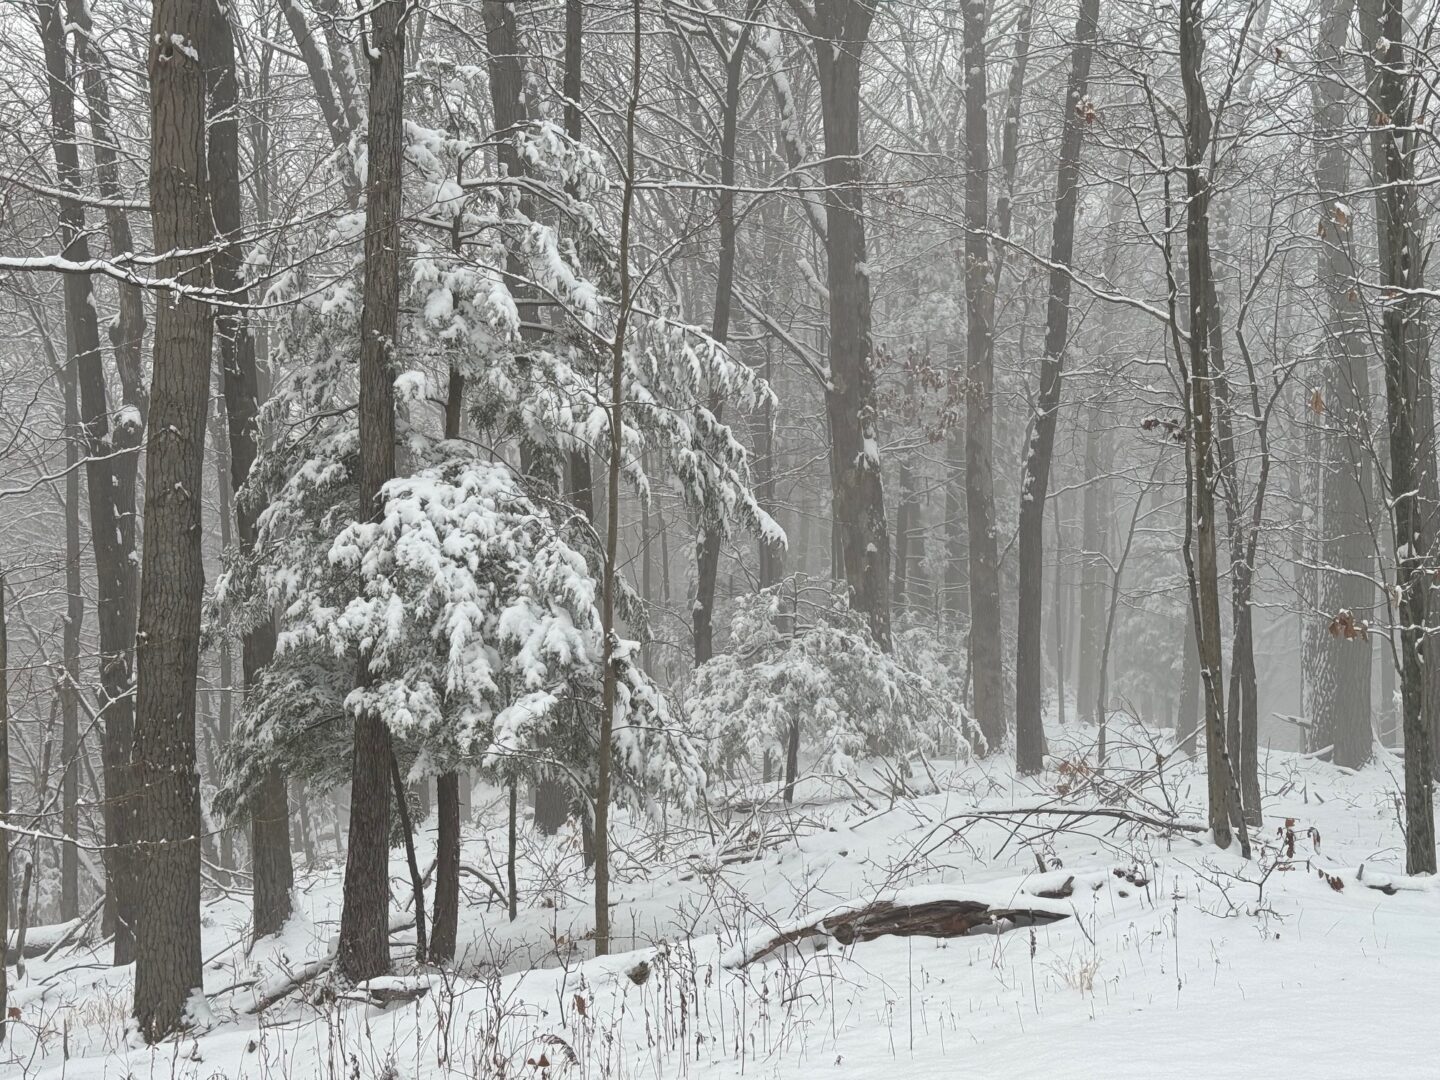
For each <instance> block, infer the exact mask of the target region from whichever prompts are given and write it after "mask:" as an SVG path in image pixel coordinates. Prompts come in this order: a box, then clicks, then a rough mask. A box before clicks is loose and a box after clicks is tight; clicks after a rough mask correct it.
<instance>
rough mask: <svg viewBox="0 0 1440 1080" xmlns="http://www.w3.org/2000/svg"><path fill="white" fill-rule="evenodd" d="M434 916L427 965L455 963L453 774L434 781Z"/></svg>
mask: <svg viewBox="0 0 1440 1080" xmlns="http://www.w3.org/2000/svg"><path fill="white" fill-rule="evenodd" d="M435 828H436V839H435V913H434V917H433V918H432V919H431V927H430V962H431V963H432V964H446V963H450V962H451V961H453V960H454V959H455V938H456V933H457V931H458V926H459V920H460V777H459V774H457V773H456V772H455V770H453V769H452V770H450V771H449V772H445V773H441V774H440V776H439V778H438V779H437V780H436V781H435Z"/></svg>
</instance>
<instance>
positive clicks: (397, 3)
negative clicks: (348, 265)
mask: <svg viewBox="0 0 1440 1080" xmlns="http://www.w3.org/2000/svg"><path fill="white" fill-rule="evenodd" d="M405 12H406V5H405V3H404V2H403V0H381V2H380V3H378V4H376V5H375V6H374V7H372V8H371V10H370V15H369V34H368V42H367V46H368V48H367V52H368V55H369V58H370V91H369V109H368V112H369V116H370V130H369V137H368V160H369V165H368V168H367V170H366V180H365V189H366V190H365V212H366V231H365V286H364V301H363V309H362V312H361V316H360V505H359V508H358V513H359V516H360V518H361V519H362V520H372V519H374V518H376V517H377V516H378V515H379V513H380V509H381V508H380V505H379V501H378V500H379V495H380V489H381V488H382V487H383V486H384V485H385V483H386V482H387V481H388V480H391V479H393V478H394V476H395V384H394V379H395V373H394V360H393V358H394V352H395V349H396V347H397V341H396V333H397V330H398V328H399V316H400V195H401V179H402V170H403V165H404V156H405V125H404V104H405V23H404V16H405ZM356 678H357V679H358V681H359V683H360V685H361V686H367V685H369V684H370V681H371V674H370V656H369V654H368V652H362V653H361V657H360V662H359V665H358V671H357V674H356ZM390 754H391V750H390V735H389V732H388V731H387V729H386V727H385V721H384V720H383V719H382V718H381V717H380V716H379V715H378V714H377V713H376V712H375V711H374V710H373V709H368V708H366V709H361V710H359V711H358V712H357V714H356V716H355V750H354V755H353V758H352V760H351V770H350V784H351V791H352V792H353V793H354V797H352V799H351V800H350V842H349V848H348V851H347V854H346V859H345V890H344V892H345V901H344V908H343V910H342V912H341V916H340V945H339V950H338V954H337V957H336V961H337V965H338V968H339V970H340V973H341V974H342V975H344V976H345V977H346V978H349V979H353V980H355V981H357V982H358V981H360V980H362V979H368V978H372V977H373V976H376V975H383V974H384V973H385V972H386V971H388V970H389V968H390V929H389V905H390V883H389V878H390V875H389V861H390V843H389V832H390V777H389V770H390Z"/></svg>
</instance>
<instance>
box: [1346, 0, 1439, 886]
mask: <svg viewBox="0 0 1440 1080" xmlns="http://www.w3.org/2000/svg"><path fill="white" fill-rule="evenodd" d="M1375 6H1378V8H1379V11H1378V12H1376V11H1375V10H1374V6H1372V5H1368V4H1367V5H1366V8H1367V9H1369V10H1366V11H1362V16H1361V22H1362V23H1364V22H1366V21H1367V20H1368V21H1370V24H1371V26H1372V27H1378V28H1379V32H1380V38H1379V40H1378V41H1376V42H1375V43H1374V45H1373V50H1374V51H1373V55H1372V62H1373V72H1372V79H1371V83H1372V85H1371V87H1370V94H1369V96H1370V100H1371V101H1373V102H1374V105H1375V109H1376V111H1377V113H1378V115H1377V116H1375V117H1372V123H1373V125H1374V139H1375V145H1374V151H1375V158H1376V160H1375V172H1376V176H1375V177H1374V180H1375V186H1376V210H1377V214H1376V217H1377V221H1376V240H1377V242H1378V246H1379V263H1380V283H1381V287H1382V290H1384V292H1383V295H1382V297H1381V304H1382V307H1381V331H1380V358H1381V360H1382V362H1383V363H1384V367H1385V396H1386V402H1387V409H1388V415H1389V421H1390V423H1389V428H1390V491H1389V500H1388V501H1389V502H1390V504H1391V507H1392V509H1391V515H1392V524H1393V528H1394V538H1395V564H1396V571H1395V572H1396V581H1395V584H1396V587H1397V590H1398V592H1399V597H1400V604H1399V606H1400V612H1399V614H1400V698H1401V719H1402V724H1403V725H1404V734H1405V869H1406V871H1407V872H1408V873H1411V874H1427V873H1428V874H1433V873H1434V872H1435V809H1434V796H1433V794H1432V791H1431V779H1432V776H1433V760H1432V757H1433V753H1434V748H1433V746H1432V745H1431V730H1430V725H1429V724H1428V723H1427V722H1426V715H1425V707H1424V697H1425V690H1426V685H1425V673H1424V668H1425V667H1426V666H1427V665H1426V659H1427V657H1426V655H1425V654H1426V652H1427V650H1426V647H1425V644H1426V643H1425V640H1424V638H1425V627H1426V625H1427V623H1426V607H1427V601H1428V593H1429V590H1430V577H1431V566H1430V563H1429V559H1430V557H1431V552H1432V545H1433V544H1434V542H1435V537H1434V535H1433V534H1432V532H1431V529H1430V522H1429V520H1428V515H1427V514H1426V512H1425V507H1424V505H1423V503H1424V500H1423V499H1422V497H1421V487H1422V480H1421V477H1420V476H1419V475H1418V474H1419V473H1420V471H1421V468H1422V466H1421V462H1420V457H1421V446H1422V440H1424V439H1426V438H1427V437H1428V436H1426V435H1422V434H1421V432H1420V431H1418V430H1417V428H1419V427H1420V424H1419V419H1420V418H1419V417H1418V416H1417V413H1418V412H1419V409H1420V398H1421V395H1422V394H1423V393H1425V392H1426V390H1425V388H1424V387H1422V386H1421V381H1422V379H1428V377H1429V358H1428V357H1427V356H1425V355H1424V353H1423V351H1422V349H1421V348H1420V347H1419V346H1420V344H1421V334H1422V333H1423V328H1422V327H1421V325H1420V323H1421V319H1422V318H1423V311H1422V309H1421V301H1420V298H1419V297H1418V296H1417V295H1416V292H1415V290H1417V289H1419V288H1420V287H1421V285H1422V283H1423V277H1422V272H1421V266H1422V262H1421V245H1420V242H1419V241H1420V237H1419V231H1418V220H1419V208H1418V207H1417V205H1416V191H1415V172H1414V170H1415V165H1414V149H1415V140H1416V138H1417V135H1416V132H1415V129H1414V127H1413V126H1412V121H1411V117H1412V116H1413V113H1414V105H1415V93H1416V79H1415V77H1414V76H1413V74H1412V73H1411V72H1410V71H1409V63H1410V61H1409V58H1408V53H1407V46H1406V44H1405V10H1404V4H1403V2H1402V0H1380V3H1379V4H1378V5H1375ZM1377 16H1378V17H1377Z"/></svg>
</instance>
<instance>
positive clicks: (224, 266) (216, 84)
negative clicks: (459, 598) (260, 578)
mask: <svg viewBox="0 0 1440 1080" xmlns="http://www.w3.org/2000/svg"><path fill="white" fill-rule="evenodd" d="M208 6H209V16H208V18H207V20H206V35H207V37H206V46H207V47H206V50H205V59H206V62H207V64H208V65H209V66H208V70H207V72H206V75H207V78H208V80H209V84H210V98H209V102H210V114H209V127H210V141H209V146H208V148H207V156H206V166H207V173H208V177H209V183H210V206H211V213H212V214H213V215H214V220H215V235H216V237H217V239H218V242H219V244H220V251H219V252H218V253H217V255H216V257H215V260H214V263H213V266H214V277H215V286H216V288H217V289H220V290H222V292H224V293H225V294H226V295H227V297H229V298H231V299H232V300H234V301H235V302H237V303H243V302H245V300H246V299H247V297H248V291H249V290H248V289H247V288H246V287H245V283H244V280H243V278H242V276H241V267H242V266H243V265H244V262H245V247H244V244H243V242H242V241H241V239H240V235H241V232H242V221H241V200H240V118H239V116H238V108H239V85H238V80H237V78H236V71H235V41H234V36H233V33H232V31H231V28H230V7H229V5H228V4H225V3H222V2H220V0H214V2H212V3H210V4H209V5H208ZM215 334H216V337H217V338H218V345H219V352H220V376H221V388H222V389H223V391H224V397H225V415H226V420H227V423H226V433H227V435H228V436H229V444H230V445H229V450H230V455H229V456H230V488H231V490H232V491H239V490H240V489H241V488H242V487H244V485H245V481H246V479H247V478H248V477H249V475H250V466H251V465H253V464H254V462H255V455H256V451H257V449H258V439H259V430H258V425H257V421H256V416H257V415H258V413H259V407H260V400H259V399H260V376H259V370H258V368H257V365H256V361H255V339H254V337H253V335H252V334H251V332H250V327H249V325H248V322H247V320H246V318H245V315H244V313H243V309H241V308H238V307H222V308H221V309H220V310H219V312H218V314H217V316H216V320H215ZM234 506H235V530H236V532H237V533H238V534H239V540H240V554H241V556H242V557H245V556H248V555H250V554H251V553H252V552H253V551H254V550H255V538H256V533H257V523H258V521H259V518H260V515H261V513H263V512H264V509H265V506H264V503H263V501H262V500H261V499H259V498H256V497H254V496H251V497H248V498H242V499H238V500H235V501H234ZM274 655H275V624H274V622H273V620H271V619H269V618H266V619H262V620H260V621H259V622H258V623H256V624H255V625H254V626H251V627H249V628H247V629H246V631H245V635H244V641H243V642H242V645H241V670H242V673H243V675H244V678H245V686H246V688H247V689H248V688H249V687H251V686H253V685H255V682H256V680H257V679H258V678H259V677H260V673H261V671H263V670H264V668H265V666H266V665H267V664H269V663H270V661H271V659H272V658H273V657H274ZM250 862H251V868H252V873H253V875H254V881H253V884H254V932H255V936H256V937H260V936H262V935H264V934H273V933H275V932H276V931H277V930H279V929H280V928H281V927H282V926H283V925H284V924H285V920H286V919H287V918H289V916H290V890H291V889H292V888H293V887H294V884H295V870H294V866H293V865H292V863H291V856H290V802H289V795H288V792H287V790H286V783H285V777H284V776H283V775H281V773H280V772H279V770H276V769H272V770H270V771H269V772H268V773H267V774H266V776H265V778H264V780H263V781H262V782H261V784H260V788H259V790H258V791H256V793H255V797H254V804H253V807H252V809H251V813H250Z"/></svg>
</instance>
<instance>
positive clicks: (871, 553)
mask: <svg viewBox="0 0 1440 1080" xmlns="http://www.w3.org/2000/svg"><path fill="white" fill-rule="evenodd" d="M790 6H791V8H792V9H793V10H794V11H795V14H796V16H797V17H798V18H799V19H800V22H801V24H802V25H803V26H804V27H805V30H806V31H807V32H808V33H809V34H810V36H811V38H812V39H813V40H814V42H815V63H816V66H817V68H818V69H819V72H820V113H821V120H822V126H823V128H824V132H825V166H824V177H825V254H826V264H827V279H826V284H827V286H828V288H829V293H830V299H829V308H830V312H829V340H830V383H829V385H828V386H827V387H826V390H825V412H826V416H827V419H828V420H829V427H830V482H831V487H832V490H833V495H834V497H833V516H834V530H835V540H836V542H837V543H836V546H837V548H838V553H839V562H838V566H837V569H838V570H839V573H838V574H837V575H836V576H837V577H843V578H844V579H845V581H846V582H847V583H848V584H849V586H850V592H851V602H852V603H853V604H854V606H855V609H856V610H857V611H861V612H864V613H865V615H866V617H867V621H868V623H869V626H870V632H871V634H872V635H873V636H874V638H875V640H876V641H877V642H879V643H880V645H881V647H882V648H885V649H889V648H890V534H889V527H888V526H889V523H888V522H887V521H886V519H885V493H884V489H883V487H882V485H881V477H880V438H879V409H880V401H879V395H878V394H877V392H876V387H875V366H874V358H873V349H874V343H873V342H872V340H871V336H870V335H871V327H870V269H869V266H868V264H867V263H866V248H865V196H864V186H863V179H864V169H863V162H862V158H861V154H860V75H861V59H862V57H863V56H864V52H865V45H866V42H867V40H868V39H869V36H870V24H871V23H872V22H873V21H874V18H875V4H874V3H873V2H867V0H816V3H815V5H814V9H813V10H812V9H811V8H810V7H809V6H808V5H807V4H805V3H804V2H803V0H790Z"/></svg>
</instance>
